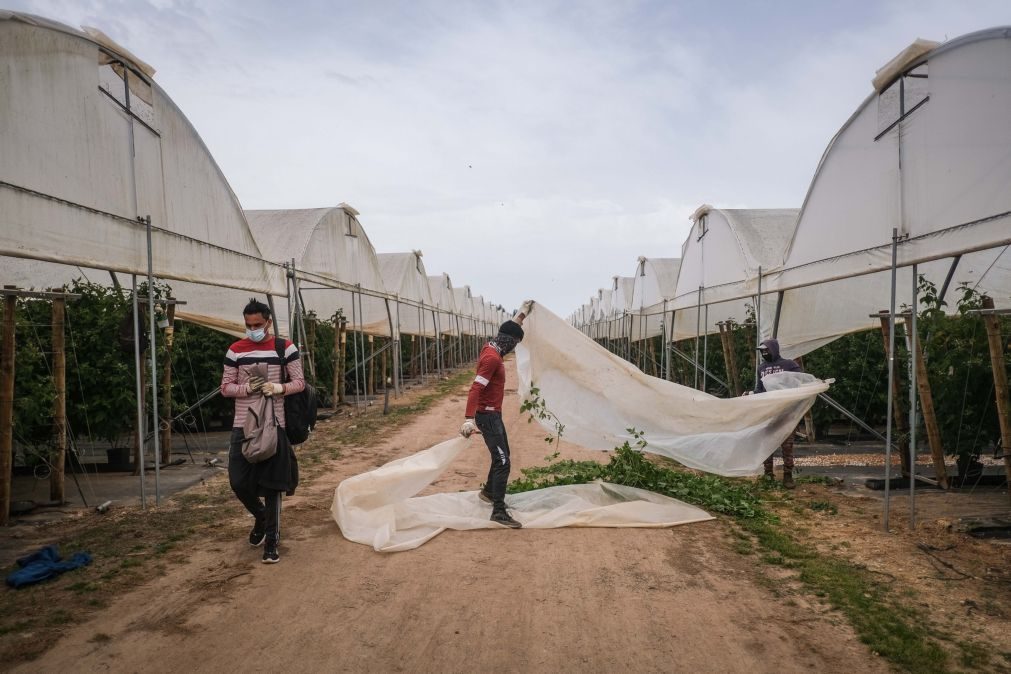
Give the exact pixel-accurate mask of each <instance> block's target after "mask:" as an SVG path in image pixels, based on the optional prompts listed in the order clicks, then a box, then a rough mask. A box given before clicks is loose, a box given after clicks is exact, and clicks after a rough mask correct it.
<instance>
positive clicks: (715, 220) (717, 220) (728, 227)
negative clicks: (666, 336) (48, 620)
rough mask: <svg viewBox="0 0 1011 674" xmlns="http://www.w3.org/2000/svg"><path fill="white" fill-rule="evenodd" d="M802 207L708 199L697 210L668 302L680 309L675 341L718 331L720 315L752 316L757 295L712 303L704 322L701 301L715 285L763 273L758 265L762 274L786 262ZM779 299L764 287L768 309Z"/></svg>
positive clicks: (739, 320)
mask: <svg viewBox="0 0 1011 674" xmlns="http://www.w3.org/2000/svg"><path fill="white" fill-rule="evenodd" d="M799 213H800V211H799V209H796V208H779V209H719V208H713V207H712V206H708V205H704V206H701V207H699V208H698V209H697V210H696V211H695V213H693V214H692V229H691V231H690V232H689V233H688V238H687V239H685V242H684V244H683V245H682V247H681V268H680V271H679V272H678V278H677V286H676V289H675V292H674V294H673V295H672V297H673V298H674V301H673V302H671V303H669V304H668V309H674V310H675V313H674V332H673V338H674V340H675V341H677V340H681V339H687V338H690V337H695V336H696V334H699V333H701V334H707V333H714V332H718V331H719V328H718V326H717V323H718V322H719V321H727V320H733V321H734V322H736V323H739V324H740V323H744V322H745V321H746V320H747V318H748V308H749V307H750V308H751V309H752V310H754V304H755V300H754V298H753V297H751V298H746V299H739V300H734V301H731V302H724V303H721V304H710V305H709V306H708V308H707V309H706V308H704V309H703V310H702V312H701V313H702V321H701V322H700V321H699V314H698V313H697V309H696V305H698V304H700V300H701V305H702V306H703V307H705V306H706V305H707V304H709V298H708V296H707V292H706V289H707V288H709V287H710V286H722V285H726V284H731V283H747V282H752V281H754V280H755V279H757V278H758V272H759V268H761V269H762V271H763V274H764V273H765V272H768V271H770V270H773V269H779V268H781V267H782V266H783V261H784V259H785V258H786V252H787V248H788V246H789V245H790V239H791V237H792V236H793V232H794V229H796V226H797V216H798V214H799ZM700 288H701V292H700ZM756 290H757V283H756ZM775 302H776V298H775V296H774V295H773V296H765V295H764V293H763V301H762V312H763V314H767V313H768V312H770V311H772V312H774V311H775V307H776V304H775ZM770 315H771V314H770ZM764 318H765V316H764V315H763V321H762V323H763V324H765V323H766V321H765V320H764ZM768 325H770V326H771V325H772V323H771V320H770V321H769V322H768ZM768 336H771V330H770V334H769V335H768Z"/></svg>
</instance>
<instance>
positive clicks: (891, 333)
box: [882, 228, 912, 533]
mask: <svg viewBox="0 0 1011 674" xmlns="http://www.w3.org/2000/svg"><path fill="white" fill-rule="evenodd" d="M898 247H899V230H898V228H894V229H892V281H891V286H890V292H889V294H890V298H889V305H888V306H889V310H888V411H887V418H886V420H885V512H884V517H883V518H882V524H883V526H884V530H885V532H886V533H887V532H888V515H889V508H890V507H891V486H892V484H891V481H892V396H893V395H894V391H893V389H892V384H893V383H894V381H895V276H896V261H897V256H898ZM910 475H912V471H911V472H910Z"/></svg>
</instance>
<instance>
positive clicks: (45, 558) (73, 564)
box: [7, 545, 91, 589]
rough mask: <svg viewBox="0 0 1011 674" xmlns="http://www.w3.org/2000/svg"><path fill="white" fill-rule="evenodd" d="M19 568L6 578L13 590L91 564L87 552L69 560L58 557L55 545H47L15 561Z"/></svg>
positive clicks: (77, 554) (58, 550) (58, 552)
mask: <svg viewBox="0 0 1011 674" xmlns="http://www.w3.org/2000/svg"><path fill="white" fill-rule="evenodd" d="M17 564H18V566H20V567H21V568H20V569H18V570H17V571H12V572H11V573H10V574H9V575H8V576H7V584H8V585H10V586H11V587H13V588H14V589H19V588H22V587H25V586H26V585H34V584H35V583H41V582H42V581H44V580H49V579H50V578H55V577H56V576H58V575H60V574H61V573H63V572H64V571H72V570H73V569H77V568H80V567H82V566H87V565H88V564H91V555H89V554H88V553H87V552H77V553H75V554H74V555H73V556H71V557H70V559H66V560H64V559H62V558H61V557H60V549H59V548H58V547H56V546H55V545H47V546H46V547H44V548H41V549H39V550H36V551H35V552H33V553H32V554H30V555H26V556H24V557H21V558H20V559H18V560H17Z"/></svg>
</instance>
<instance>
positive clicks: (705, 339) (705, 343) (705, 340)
mask: <svg viewBox="0 0 1011 674" xmlns="http://www.w3.org/2000/svg"><path fill="white" fill-rule="evenodd" d="M703 325H705V326H706V331H705V333H704V334H703V336H702V391H703V392H705V390H706V365H707V364H708V362H709V305H708V304H707V305H706V316H705V319H704V321H703Z"/></svg>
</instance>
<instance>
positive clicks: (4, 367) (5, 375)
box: [0, 295, 18, 526]
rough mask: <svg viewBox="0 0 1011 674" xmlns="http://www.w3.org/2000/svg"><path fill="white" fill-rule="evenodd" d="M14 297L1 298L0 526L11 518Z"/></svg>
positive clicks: (15, 305)
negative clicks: (2, 319) (2, 316)
mask: <svg viewBox="0 0 1011 674" xmlns="http://www.w3.org/2000/svg"><path fill="white" fill-rule="evenodd" d="M17 303H18V299H17V297H14V296H13V295H7V296H5V297H4V322H3V346H2V351H0V526H4V525H6V524H7V523H8V522H9V521H10V517H11V464H12V463H13V461H14V312H15V311H16V309H17Z"/></svg>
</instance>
